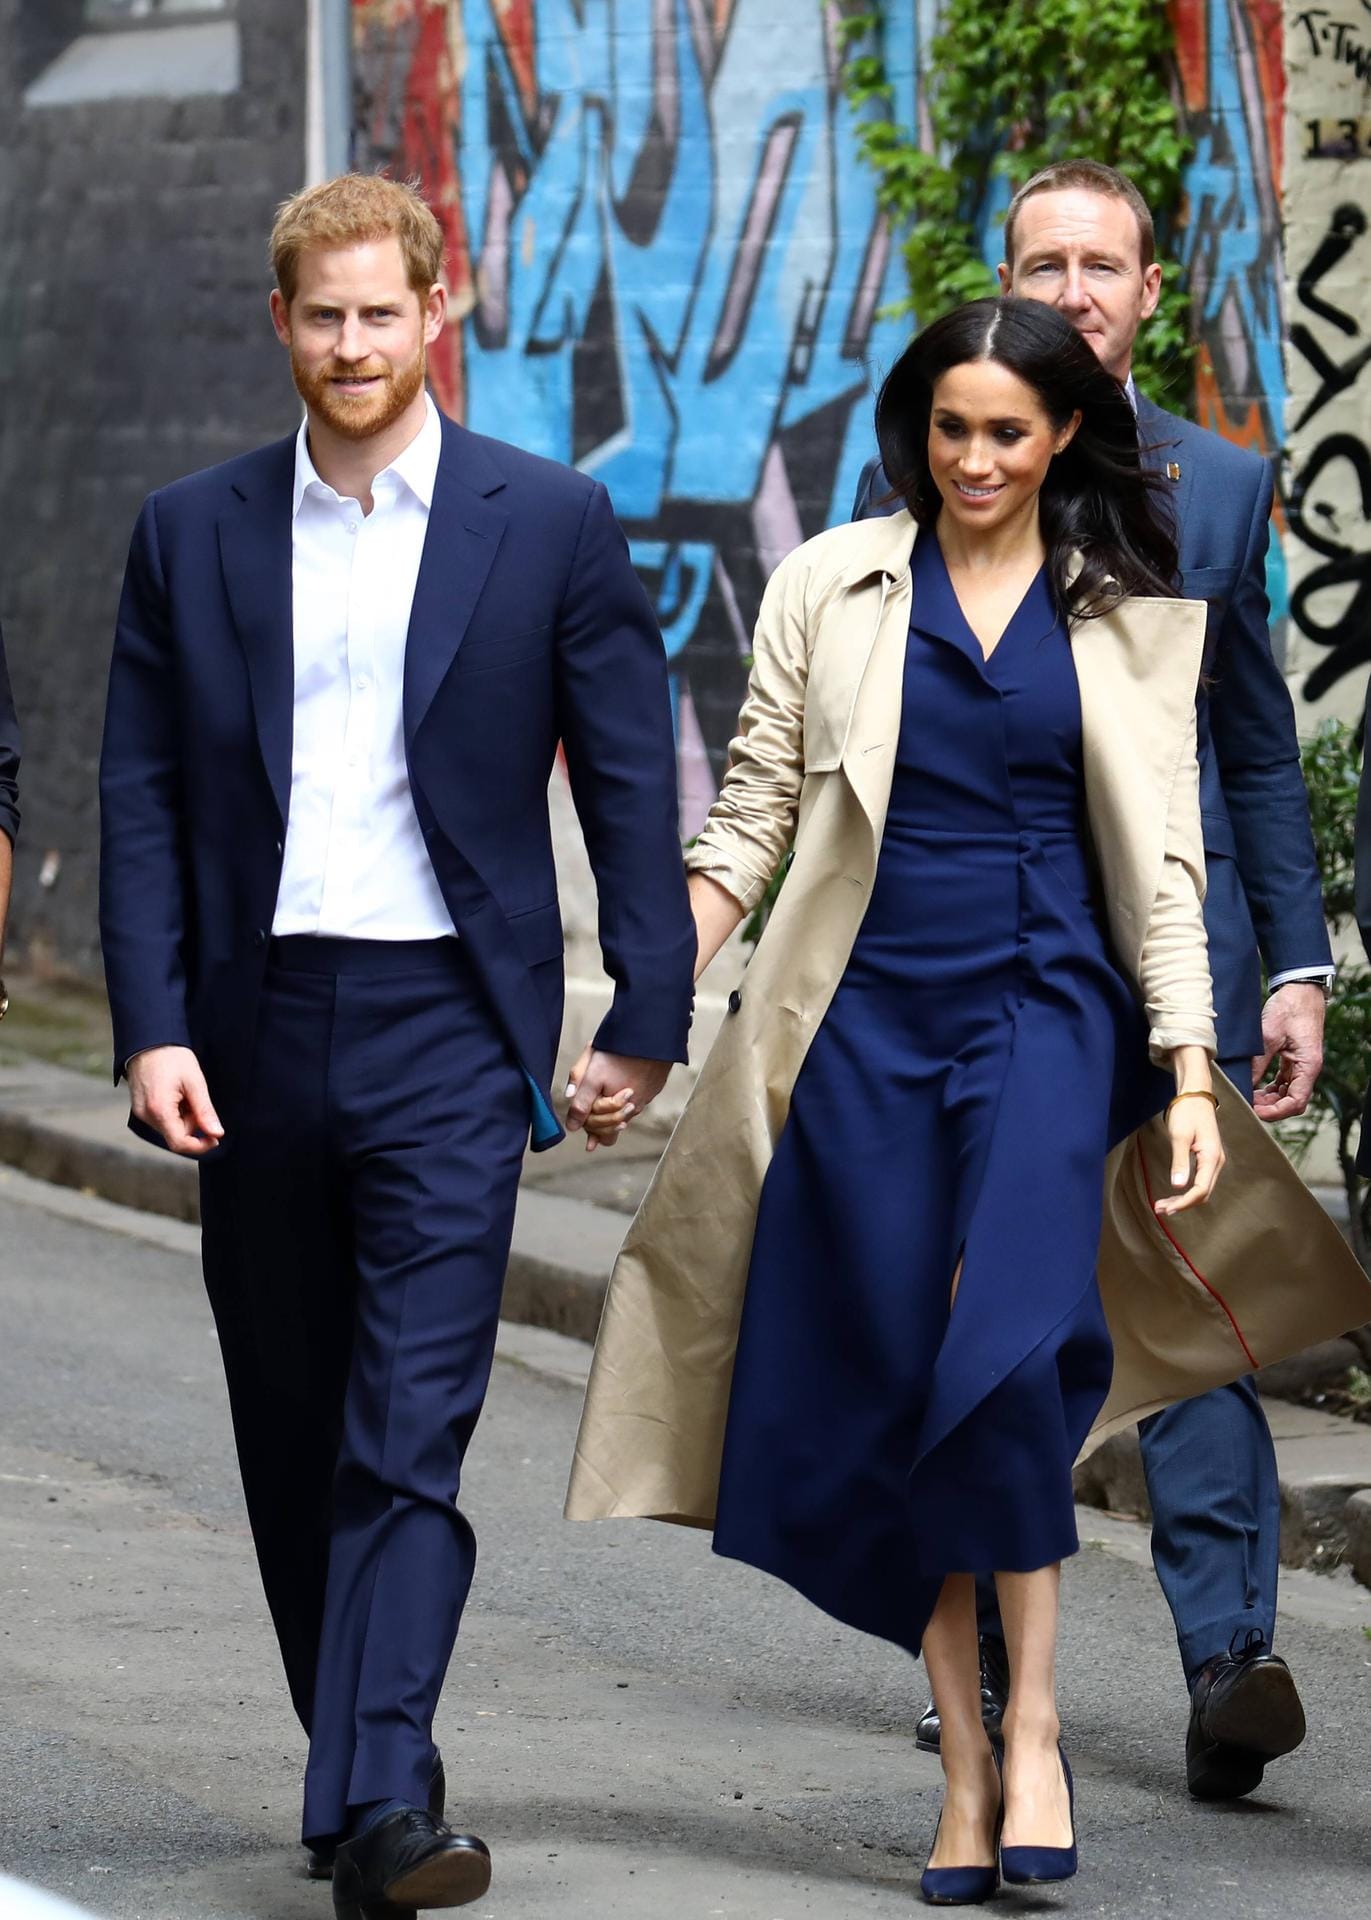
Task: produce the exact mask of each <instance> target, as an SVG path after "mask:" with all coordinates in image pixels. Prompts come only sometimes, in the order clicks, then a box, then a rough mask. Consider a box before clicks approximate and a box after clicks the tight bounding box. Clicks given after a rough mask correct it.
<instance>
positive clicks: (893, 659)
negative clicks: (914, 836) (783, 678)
mask: <svg viewBox="0 0 1371 1920" xmlns="http://www.w3.org/2000/svg"><path fill="white" fill-rule="evenodd" d="M866 524H867V525H869V526H872V527H877V528H880V529H881V530H882V532H883V533H884V535H885V538H884V539H882V540H879V541H877V542H876V543H875V551H874V552H873V555H872V559H871V562H870V564H869V565H866V564H863V565H862V566H861V567H859V568H858V570H857V572H856V573H855V574H853V575H850V576H849V578H848V586H849V588H850V589H851V588H860V589H861V591H862V595H863V598H864V600H865V601H866V602H867V606H866V608H865V609H864V611H865V613H866V618H865V619H864V620H859V624H857V626H856V633H855V642H856V644H855V645H854V644H853V641H854V634H853V631H852V625H851V624H850V623H851V619H852V616H851V613H850V612H848V613H845V614H844V617H843V624H844V630H845V640H844V643H843V645H842V646H841V648H839V649H833V650H831V653H833V654H834V655H835V656H836V658H837V659H838V660H840V661H841V662H842V680H841V681H838V679H837V676H836V675H835V676H834V682H831V683H830V685H829V687H828V688H827V689H826V691H825V698H826V699H830V700H831V701H832V703H833V705H834V707H835V710H836V711H837V712H838V713H840V714H842V713H845V714H846V716H847V718H846V723H845V725H844V726H843V728H842V734H841V746H840V752H839V764H840V765H841V767H842V770H843V774H844V776H845V777H846V780H847V783H848V785H849V786H850V787H851V789H852V791H853V793H854V795H855V796H856V798H857V801H858V803H859V805H860V806H861V809H862V812H863V813H864V814H865V815H866V818H867V821H868V823H869V825H870V828H871V832H872V866H873V873H874V863H875V857H876V850H877V848H878V847H879V845H880V838H881V834H882V832H883V830H884V828H885V816H886V810H887V808H888V807H889V804H890V789H891V784H892V782H893V780H894V778H895V753H896V749H897V748H898V746H899V742H900V712H901V707H902V704H903V688H904V659H905V647H906V644H907V641H908V638H909V616H910V597H911V589H910V578H909V560H910V555H911V553H912V552H913V549H914V540H915V537H916V528H915V526H914V522H913V520H912V519H911V518H910V516H909V514H908V513H907V512H900V513H897V514H892V515H890V516H889V517H887V518H883V519H880V520H876V521H869V522H867V523H866Z"/></svg>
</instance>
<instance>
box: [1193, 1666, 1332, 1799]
mask: <svg viewBox="0 0 1371 1920" xmlns="http://www.w3.org/2000/svg"><path fill="white" fill-rule="evenodd" d="M1265 1646H1266V1642H1265V1640H1264V1639H1262V1637H1261V1635H1260V1634H1254V1635H1252V1636H1250V1637H1249V1639H1248V1642H1247V1645H1246V1646H1244V1647H1242V1648H1241V1649H1240V1650H1239V1651H1238V1652H1237V1653H1227V1654H1220V1655H1219V1656H1218V1657H1217V1658H1215V1659H1213V1660H1207V1661H1206V1662H1205V1664H1204V1665H1203V1666H1202V1667H1201V1668H1200V1671H1199V1674H1198V1676H1197V1678H1196V1680H1195V1684H1194V1686H1193V1687H1192V1689H1191V1692H1190V1725H1189V1728H1188V1729H1187V1731H1186V1736H1185V1777H1186V1782H1187V1784H1188V1786H1189V1788H1190V1791H1191V1793H1193V1794H1194V1796H1195V1798H1196V1799H1197V1800H1239V1799H1241V1798H1242V1796H1243V1794H1245V1793H1251V1791H1252V1789H1253V1788H1254V1787H1257V1786H1260V1785H1261V1778H1262V1773H1263V1770H1264V1769H1265V1767H1266V1763H1267V1761H1268V1760H1276V1759H1279V1757H1280V1755H1281V1754H1283V1753H1290V1752H1292V1751H1293V1750H1294V1749H1295V1748H1296V1747H1297V1746H1298V1745H1299V1744H1300V1742H1301V1740H1303V1738H1304V1731H1305V1728H1304V1708H1303V1707H1302V1706H1301V1704H1300V1696H1299V1691H1298V1689H1297V1688H1296V1686H1295V1682H1294V1680H1293V1679H1292V1677H1291V1673H1290V1669H1289V1667H1287V1666H1286V1664H1285V1662H1284V1660H1281V1659H1279V1658H1278V1657H1277V1656H1276V1655H1275V1654H1274V1653H1267V1652H1266V1651H1265Z"/></svg>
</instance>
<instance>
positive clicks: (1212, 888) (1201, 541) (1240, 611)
mask: <svg viewBox="0 0 1371 1920" xmlns="http://www.w3.org/2000/svg"><path fill="white" fill-rule="evenodd" d="M1138 437H1139V440H1140V442H1141V444H1142V450H1143V460H1144V463H1145V464H1146V465H1148V466H1149V467H1151V468H1152V469H1153V470H1154V471H1158V472H1166V470H1167V469H1168V467H1171V466H1175V467H1179V469H1180V478H1179V479H1177V480H1174V481H1171V482H1169V485H1170V487H1171V489H1172V491H1171V494H1170V498H1171V504H1172V508H1173V511H1174V516H1175V523H1176V533H1177V539H1178V544H1179V546H1180V561H1181V592H1182V594H1183V595H1184V596H1185V597H1186V598H1187V599H1194V600H1207V601H1208V603H1209V626H1208V632H1207V635H1206V639H1205V649H1204V667H1203V674H1204V683H1205V684H1204V685H1203V686H1202V688H1201V690H1200V695H1199V701H1198V715H1199V759H1200V808H1201V812H1202V814H1203V819H1204V845H1205V858H1206V864H1207V866H1208V869H1209V892H1208V895H1207V897H1206V900H1205V925H1206V927H1207V928H1208V932H1209V958H1210V966H1211V969H1212V971H1213V975H1214V1001H1215V1008H1216V1011H1217V1014H1218V1028H1219V1055H1220V1058H1222V1059H1224V1060H1241V1059H1243V1058H1244V1057H1245V1056H1247V1055H1249V1054H1256V1053H1260V1052H1261V1051H1262V1044H1261V1006H1262V990H1261V962H1262V961H1263V960H1264V961H1265V963H1266V967H1267V971H1268V973H1283V972H1285V971H1287V970H1288V969H1290V968H1294V967H1317V966H1324V965H1331V963H1332V957H1331V952H1330V949H1329V945H1328V929H1327V926H1326V925H1325V923H1324V917H1323V896H1322V889H1321V886H1320V882H1319V869H1318V861H1317V859H1316V857H1315V853H1314V840H1313V835H1312V833H1311V832H1310V827H1309V801H1308V796H1307V795H1306V793H1305V788H1304V777H1303V774H1302V773H1301V770H1300V749H1299V741H1298V739H1297V737H1296V733H1295V713H1294V708H1293V706H1292V704H1291V700H1290V692H1289V689H1288V688H1287V686H1286V684H1285V681H1284V679H1283V677H1282V675H1281V672H1280V669H1279V667H1277V665H1276V662H1275V660H1274V658H1273V657H1272V653H1271V636H1270V631H1269V626H1268V621H1269V617H1270V607H1269V605H1268V602H1267V598H1266V549H1267V545H1268V542H1269V540H1270V518H1271V498H1272V482H1271V470H1270V468H1269V466H1268V465H1267V463H1266V462H1265V461H1264V460H1262V459H1261V458H1259V456H1258V455H1256V454H1254V453H1249V452H1248V451H1246V450H1245V449H1244V448H1242V447H1235V446H1234V445H1233V444H1232V443H1231V442H1230V441H1227V440H1224V439H1222V438H1220V436H1219V435H1218V434H1216V433H1209V432H1207V431H1206V429H1205V428H1203V427H1197V426H1195V425H1194V423H1193V422H1191V421H1189V420H1182V419H1180V418H1179V417H1178V416H1177V415H1175V414H1172V413H1167V412H1165V411H1164V410H1163V409H1162V408H1161V407H1158V406H1155V405H1154V404H1153V403H1152V402H1151V401H1150V400H1147V399H1145V398H1143V397H1142V396H1141V395H1140V396H1139V399H1138ZM889 491H890V487H889V483H888V482H887V480H886V477H885V474H884V471H883V470H882V468H881V464H880V462H879V461H878V460H873V461H871V462H870V464H869V465H868V466H867V467H866V468H865V469H864V470H863V473H862V478H861V482H860V484H859V486H858V489H857V499H856V502H855V504H854V507H853V513H852V517H853V519H854V520H860V519H862V518H864V517H865V516H866V515H867V514H872V513H893V512H895V511H896V510H897V509H898V507H899V504H900V503H899V501H893V502H886V501H885V495H886V494H888V493H889Z"/></svg>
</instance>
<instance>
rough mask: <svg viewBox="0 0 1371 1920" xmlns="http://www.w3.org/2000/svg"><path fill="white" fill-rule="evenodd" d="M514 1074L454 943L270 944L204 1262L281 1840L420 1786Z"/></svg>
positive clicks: (210, 1207) (449, 1591)
mask: <svg viewBox="0 0 1371 1920" xmlns="http://www.w3.org/2000/svg"><path fill="white" fill-rule="evenodd" d="M527 1140H528V1087H527V1082H526V1080H525V1078H524V1075H523V1073H522V1071H521V1069H520V1067H519V1065H518V1063H517V1061H516V1060H515V1058H514V1056H513V1053H512V1051H511V1049H510V1047H509V1044H508V1042H507V1041H506V1040H505V1039H504V1038H503V1036H502V1034H501V1032H500V1030H499V1029H498V1027H497V1026H496V1023H495V1021H494V1020H493V1018H492V1017H491V1014H490V1012H489V1009H488V1006H487V1003H486V1002H485V1000H484V998H483V995H482V992H481V989H480V988H479V986H478V984H477V982H476V980H475V978H474V976H473V975H472V973H471V971H470V969H469V967H468V965H467V963H466V960H465V958H464V956H463V953H462V948H461V946H460V943H459V942H458V941H456V940H444V941H418V942H379V941H360V940H359V941H345V940H328V939H306V938H291V939H287V940H281V941H274V942H273V943H272V948H271V964H270V966H269V969H268V973H267V979H266V985H265V990H264V993H263V998H262V1003H261V1013H260V1017H259V1020H258V1025H257V1035H256V1045H255V1053H254V1059H253V1063H252V1068H251V1088H250V1094H249V1097H248V1098H247V1100H246V1101H245V1102H244V1104H243V1109H242V1112H241V1115H240V1117H239V1120H238V1123H237V1126H236V1127H235V1130H234V1133H233V1135H232V1136H231V1137H230V1138H229V1139H228V1140H227V1141H226V1143H225V1147H224V1148H223V1150H222V1151H221V1152H220V1153H219V1154H216V1155H215V1156H214V1158H213V1159H212V1160H210V1161H209V1162H207V1163H206V1164H205V1165H204V1167H203V1168H202V1204H203V1216H204V1258H205V1276H206V1281H207V1284H208V1288H209V1294H210V1300H211V1303H212V1306H213V1309H214V1314H215V1319H216V1322H217V1324H218V1329H219V1336H220V1342H221V1345H222V1348H223V1356H224V1365H225V1371H226V1374H227V1378H228V1386H229V1397H230V1402H231V1405H232V1411H233V1421H234V1430H235V1436H236V1439H237V1443H238V1452H239V1459H240V1462H241V1466H242V1473H243V1483H244V1490H245V1493H246V1497H247V1505H248V1513H249V1518H250V1520H251V1524H252V1531H253V1538H254V1542H255V1544H256V1548H257V1553H258V1559H259V1562H260V1565H261V1570H262V1578H263V1583H264V1585H265V1588H266V1595H267V1602H268V1605H269V1607H270V1610H271V1614H272V1618H273V1621H274V1623H275V1626H276V1631H277V1635H278V1638H279V1640H280V1644H281V1651H282V1655H283V1657H284V1661H285V1667H286V1674H287V1679H288V1683H289V1686H290V1691H291V1696H292V1699H293V1701H294V1704H295V1707H296V1711H297V1712H298V1714H299V1716H300V1719H301V1721H302V1723H303V1724H304V1727H305V1729H306V1732H307V1733H308V1734H309V1736H310V1752H309V1764H308V1769H307V1772H306V1777H305V1807H304V1821H303V1836H304V1838H305V1839H306V1841H310V1842H313V1841H316V1840H320V1839H323V1838H326V1837H328V1836H331V1835H335V1834H338V1833H340V1832H341V1831H342V1830H343V1829H344V1827H345V1825H346V1821H347V1809H348V1808H349V1806H359V1805H363V1804H365V1803H367V1802H369V1801H375V1800H383V1799H391V1798H394V1799H400V1800H406V1801H409V1802H412V1803H414V1804H417V1805H423V1804H425V1802H426V1801H427V1798H428V1784H429V1775H430V1772H431V1769H432V1765H433V1757H434V1748H433V1739H432V1724H433V1715H434V1710H435V1708H436V1706H437V1702H438V1695H439V1692H440V1690H441V1687H442V1683H443V1677H444V1674H445V1673H446V1670H447V1665H448V1661H449V1659H450V1657H451V1653H452V1647H453V1643H454V1641H455V1638H456V1634H457V1627H458V1623H459V1620H460V1618H461V1613H462V1608H463V1606H464V1604H465V1601H466V1597H467V1593H468V1590H469V1589H470V1586H471V1579H472V1573H473V1570H474V1566H475V1557H476V1546H475V1539H474V1536H473V1534H472V1530H471V1527H470V1525H469V1524H468V1523H467V1521H466V1520H465V1518H464V1517H463V1516H462V1514H461V1513H460V1512H459V1510H458V1508H457V1504H456V1502H457V1493H458V1485H459V1481H460V1478H461V1468H462V1460H463V1456H464V1454H465V1452H466V1448H467V1444H468V1442H469V1441H470V1439H471V1435H472V1433H473V1431H474V1429H475V1426H476V1422H477V1419H478V1417H479V1415H480V1411H481V1404H482V1401H483V1399H484V1396H485V1390H486V1385H487V1381H488V1379H489V1375H490V1368H491V1362H492V1356H493V1353H494V1346H495V1334H496V1327H497V1324H498V1319H499V1308H500V1292H501V1287H502V1284H503V1280H504V1272H505V1265H506V1261H507V1258H508V1253H509V1242H510V1236H511V1233H512V1230H513V1222H514V1203H515V1196H516V1192H517V1187H518V1179H519V1170H520V1166H521V1164H522V1156H523V1151H524V1148H525V1145H526V1144H527Z"/></svg>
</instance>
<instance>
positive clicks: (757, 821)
mask: <svg viewBox="0 0 1371 1920" xmlns="http://www.w3.org/2000/svg"><path fill="white" fill-rule="evenodd" d="M808 578H809V570H808V568H807V567H806V566H805V565H804V563H803V560H802V559H801V558H800V557H799V556H798V555H791V556H790V558H789V559H786V560H783V561H782V562H781V564H780V566H779V567H778V568H777V569H776V571H775V573H774V574H772V576H771V580H770V582H769V583H768V585H767V590H766V593H765V595H764V596H763V599H762V608H761V612H760V613H759V614H758V616H757V630H756V635H755V637H754V640H753V649H752V674H751V677H750V679H749V681H748V688H747V698H746V699H745V700H744V702H743V710H742V713H741V715H740V717H739V721H738V737H737V738H736V739H735V740H734V741H733V743H732V745H731V746H730V747H729V750H728V771H727V773H725V775H724V779H723V785H722V787H721V788H720V789H719V797H718V799H717V800H716V801H715V802H714V805H713V806H712V807H711V808H710V810H709V818H708V819H707V820H706V821H705V824H704V828H703V830H702V831H701V834H700V837H699V839H698V840H697V841H696V843H695V845H694V846H693V847H692V848H690V850H689V851H688V853H687V854H686V868H687V870H688V871H689V872H691V873H707V874H708V875H709V877H710V879H711V880H714V881H716V882H717V883H718V885H719V886H721V887H722V888H723V889H724V890H725V892H727V893H730V894H732V896H733V898H734V899H735V900H736V901H737V902H738V904H739V905H740V906H741V907H742V909H743V911H744V912H745V913H750V912H751V911H752V909H753V908H754V907H755V906H756V905H757V902H758V901H759V900H760V899H761V898H762V895H763V894H764V893H765V892H766V889H767V887H768V885H769V884H770V882H771V879H772V876H773V875H774V874H775V872H776V869H777V868H778V867H779V866H780V864H781V861H782V860H783V859H784V857H785V855H786V853H787V851H788V849H789V847H790V843H791V841H792V840H793V839H794V837H795V821H796V815H797V813H798V810H799V801H800V787H801V785H802V784H803V781H804V711H805V689H806V686H807V685H808V680H809V636H808V626H807V618H806V604H805V602H806V595H807V588H808Z"/></svg>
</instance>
